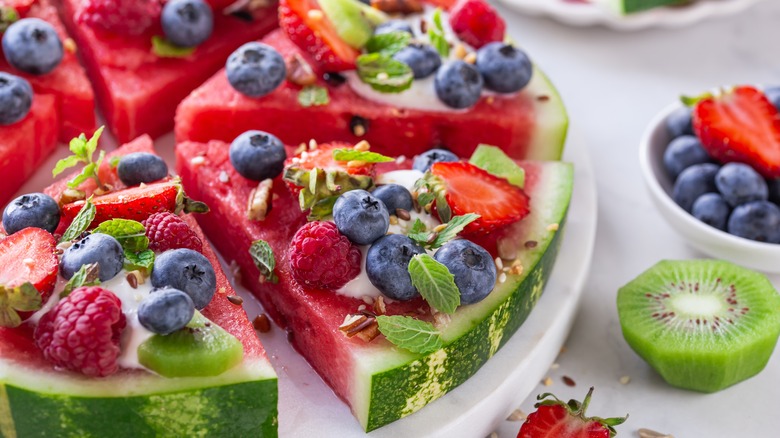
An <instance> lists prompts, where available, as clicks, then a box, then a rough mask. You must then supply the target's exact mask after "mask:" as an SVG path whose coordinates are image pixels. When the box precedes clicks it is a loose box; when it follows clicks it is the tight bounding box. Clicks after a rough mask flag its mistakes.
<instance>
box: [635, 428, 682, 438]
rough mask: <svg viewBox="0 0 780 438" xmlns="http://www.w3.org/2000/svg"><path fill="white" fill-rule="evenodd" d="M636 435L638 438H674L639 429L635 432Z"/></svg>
mask: <svg viewBox="0 0 780 438" xmlns="http://www.w3.org/2000/svg"><path fill="white" fill-rule="evenodd" d="M637 434H639V438H674V436H672V435H670V434H666V433H661V432H656V431H654V430H651V429H645V428H642V429H639V430H638V431H637Z"/></svg>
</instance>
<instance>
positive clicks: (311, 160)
mask: <svg viewBox="0 0 780 438" xmlns="http://www.w3.org/2000/svg"><path fill="white" fill-rule="evenodd" d="M335 149H354V146H353V145H351V144H349V143H342V142H333V143H326V144H321V145H318V146H317V148H316V149H313V150H307V151H304V152H301V153H300V154H298V155H296V156H294V157H292V158H288V159H287V160H286V161H285V162H284V167H285V168H291V167H295V168H298V169H303V170H312V169H314V168H317V169H320V170H324V171H326V172H328V171H331V170H342V171H345V172H347V173H349V174H350V175H368V176H374V167H375V165H374V164H373V163H364V164H362V165H357V166H356V165H352V166H348V165H347V163H346V162H344V161H336V160H334V159H333V151H334V150H335Z"/></svg>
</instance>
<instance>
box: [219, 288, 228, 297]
mask: <svg viewBox="0 0 780 438" xmlns="http://www.w3.org/2000/svg"><path fill="white" fill-rule="evenodd" d="M217 292H219V293H220V294H222V295H225V294H226V293H227V288H226V287H221V288H219V289H217Z"/></svg>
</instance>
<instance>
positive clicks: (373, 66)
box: [356, 53, 414, 93]
mask: <svg viewBox="0 0 780 438" xmlns="http://www.w3.org/2000/svg"><path fill="white" fill-rule="evenodd" d="M356 64H357V74H358V76H359V77H360V80H362V81H363V82H365V83H367V84H368V85H370V86H371V88H373V89H374V90H376V91H379V92H381V93H400V92H402V91H404V90H407V89H409V87H411V86H412V81H413V80H414V73H412V69H411V67H409V66H408V65H406V64H404V63H403V62H401V61H396V60H395V59H393V58H391V57H389V56H387V55H384V54H382V53H369V54H366V55H360V56H358V59H357V63H356Z"/></svg>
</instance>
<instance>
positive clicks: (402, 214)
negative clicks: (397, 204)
mask: <svg viewBox="0 0 780 438" xmlns="http://www.w3.org/2000/svg"><path fill="white" fill-rule="evenodd" d="M395 215H396V216H398V219H403V220H405V221H408V220H411V219H412V215H411V214H409V212H408V211H406V210H404V209H403V208H396V209H395Z"/></svg>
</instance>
